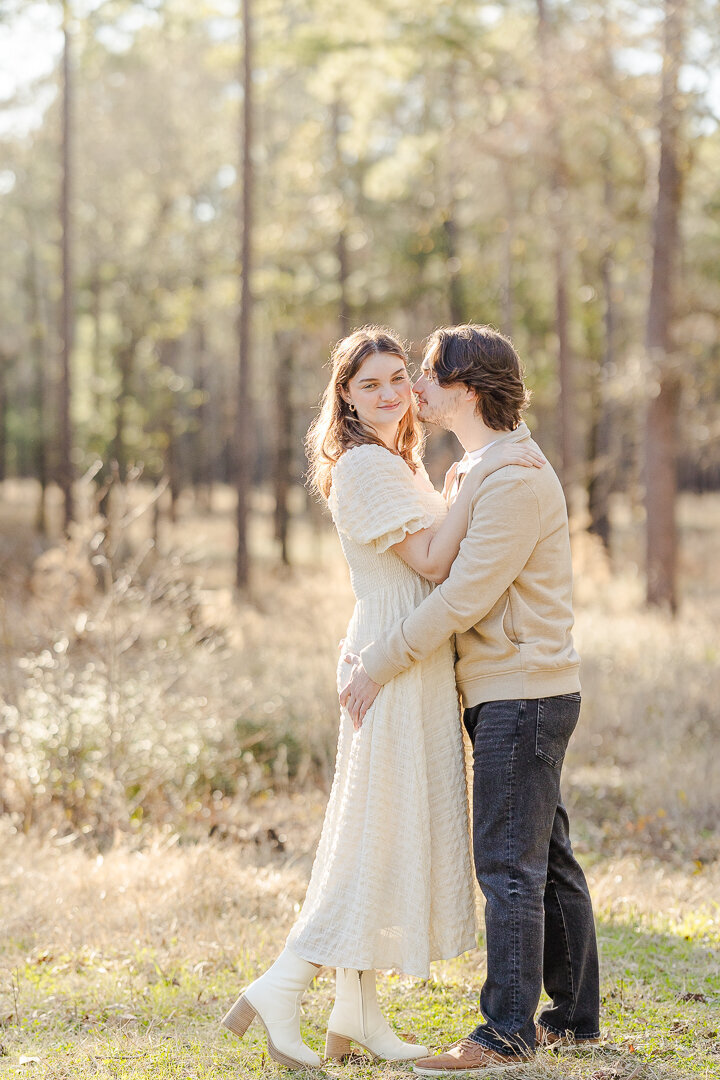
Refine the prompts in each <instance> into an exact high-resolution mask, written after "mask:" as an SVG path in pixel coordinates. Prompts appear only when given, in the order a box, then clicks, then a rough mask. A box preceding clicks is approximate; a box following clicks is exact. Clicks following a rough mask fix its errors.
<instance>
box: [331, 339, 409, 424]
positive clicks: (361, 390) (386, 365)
mask: <svg viewBox="0 0 720 1080" xmlns="http://www.w3.org/2000/svg"><path fill="white" fill-rule="evenodd" d="M341 392H342V394H343V397H344V398H345V400H346V401H347V403H348V404H349V405H354V406H355V415H356V416H357V417H358V419H359V420H362V422H363V423H364V424H368V425H370V426H371V427H373V428H375V429H376V430H378V431H380V432H385V433H390V432H391V430H392V432H393V433H394V431H395V430H396V429H397V425H398V424H399V423H400V421H401V420H402V418H403V416H404V415H405V413H406V412H407V411H408V409H409V408H410V407H411V402H412V387H411V385H410V378H409V376H408V373H407V368H406V367H405V361H404V360H403V358H402V357H401V356H395V355H393V354H392V353H373V355H372V356H368V357H367V359H366V360H364V361H363V362H362V364H361V366H360V368H359V369H358V370H357V372H356V373H355V375H354V376H353V377H352V379H351V380H350V382H349V383H348V384H347V386H346V387H345V388H344V390H343V391H341Z"/></svg>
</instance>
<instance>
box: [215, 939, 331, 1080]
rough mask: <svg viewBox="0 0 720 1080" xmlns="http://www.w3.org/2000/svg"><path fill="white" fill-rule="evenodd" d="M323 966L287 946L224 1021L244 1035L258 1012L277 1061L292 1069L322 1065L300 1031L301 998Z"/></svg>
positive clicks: (272, 1054)
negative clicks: (311, 962)
mask: <svg viewBox="0 0 720 1080" xmlns="http://www.w3.org/2000/svg"><path fill="white" fill-rule="evenodd" d="M319 970H320V969H319V968H318V967H316V965H315V964H310V963H308V961H307V960H302V959H301V958H300V957H299V956H296V954H295V953H294V952H292V951H291V950H290V949H284V950H283V951H282V952H281V953H280V955H279V956H278V958H277V960H276V961H275V963H274V964H273V966H272V967H271V968H268V970H267V971H266V972H265V974H264V975H261V976H260V978H259V979H256V980H255V982H254V983H250V985H249V986H248V988H247V990H246V991H245V992H244V993H243V994H241V995H240V997H239V998H238V999H237V1001H236V1002H235V1004H234V1005H233V1006H232V1008H231V1009H230V1010H229V1012H228V1013H227V1014H226V1015H225V1016H224V1017H223V1019H222V1023H223V1024H224V1026H225V1027H226V1028H229V1029H230V1031H233V1032H234V1033H235V1034H236V1035H239V1036H240V1037H242V1036H243V1035H244V1034H245V1032H246V1031H247V1029H248V1028H249V1027H250V1025H251V1024H252V1022H253V1020H254V1019H255V1017H256V1016H257V1018H258V1019H259V1020H260V1022H261V1024H262V1025H263V1027H264V1028H265V1031H266V1032H267V1040H268V1052H269V1054H270V1057H271V1058H272V1059H273V1061H277V1062H278V1063H279V1064H280V1065H287V1066H288V1068H290V1069H299V1068H302V1067H303V1066H305V1067H307V1066H313V1065H315V1066H318V1065H320V1063H321V1062H320V1058H319V1057H318V1055H317V1054H316V1053H315V1051H314V1050H311V1049H310V1047H309V1046H306V1045H305V1043H304V1042H303V1041H302V1036H301V1034H300V1000H301V998H302V996H303V994H304V992H305V990H306V989H307V988H308V986H309V985H310V983H311V982H312V980H313V979H314V978H315V976H316V975H317V973H318V971H319Z"/></svg>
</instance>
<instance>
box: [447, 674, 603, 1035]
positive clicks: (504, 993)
mask: <svg viewBox="0 0 720 1080" xmlns="http://www.w3.org/2000/svg"><path fill="white" fill-rule="evenodd" d="M579 714H580V695H579V694H563V695H561V696H559V697H548V698H540V699H539V700H527V701H488V702H486V703H485V704H483V705H477V706H475V707H474V708H471V709H466V710H465V717H464V719H465V727H466V728H467V732H468V734H469V736H470V740H471V742H472V744H473V765H474V779H473V851H474V856H475V870H476V873H477V878H478V881H479V883H480V888H481V889H482V891H483V893H484V895H485V900H486V907H485V925H486V939H487V978H486V980H485V984H484V986H483V988H482V992H481V995H480V1009H481V1012H482V1014H483V1017H484V1018H485V1023H483V1024H480V1026H479V1027H477V1028H476V1029H475V1031H473V1032H472V1034H471V1036H470V1038H472V1039H474V1040H475V1041H476V1042H479V1043H482V1044H483V1045H485V1046H490V1047H492V1048H493V1049H494V1050H498V1051H500V1052H501V1053H507V1054H511V1053H518V1052H519V1053H524V1054H527V1053H531V1052H532V1051H533V1050H534V1048H535V1010H536V1009H537V1005H538V1001H539V1000H540V992H541V989H542V985H543V984H544V985H545V989H546V991H547V993H548V996H549V997H550V999H551V1002H552V1004H550V1005H548V1006H546V1007H545V1008H544V1009H543V1010H542V1013H541V1014H540V1016H539V1017H538V1022H539V1023H540V1024H542V1025H543V1027H545V1028H546V1029H547V1030H548V1031H552V1032H554V1033H555V1034H558V1035H564V1034H565V1033H566V1032H567V1033H571V1034H572V1035H574V1036H575V1038H576V1039H583V1038H597V1037H598V1035H599V1023H600V1015H599V1014H600V986H599V975H598V955H597V943H596V939H595V923H594V919H593V910H592V903H591V901H590V893H589V892H588V887H587V882H586V881H585V875H584V874H583V872H582V869H581V868H580V866H579V864H578V862H577V860H576V859H575V856H574V855H573V851H572V847H571V845H570V833H569V828H568V816H567V812H566V810H565V807H564V806H563V803H562V799H561V796H560V770H561V768H562V762H563V757H564V755H565V749H566V747H567V744H568V740H569V739H570V736H571V735H572V733H573V730H574V728H575V725H576V724H577V720H578V716H579Z"/></svg>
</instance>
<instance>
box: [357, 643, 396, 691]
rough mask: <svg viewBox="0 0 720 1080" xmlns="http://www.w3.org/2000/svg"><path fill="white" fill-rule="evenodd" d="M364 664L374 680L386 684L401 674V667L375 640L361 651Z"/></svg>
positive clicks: (382, 684)
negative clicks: (394, 662)
mask: <svg viewBox="0 0 720 1080" xmlns="http://www.w3.org/2000/svg"><path fill="white" fill-rule="evenodd" d="M360 659H361V661H362V666H363V667H364V668H365V671H366V672H367V673H368V675H369V676H370V678H371V679H372V681H373V682H376V683H378V684H379V685H380V686H384V685H385V683H389V682H390V680H391V679H394V678H395V676H396V675H399V674H400V672H401V671H402V668H401V667H397V665H395V664H393V663H392V661H391V660H390V658H389V657H388V655H387V653H386V652H385V650H384V649H383V648H382V646H381V645H380V643H379V642H378V641H373V642H371V643H370V645H366V646H365V648H364V649H362V650H361V651H360Z"/></svg>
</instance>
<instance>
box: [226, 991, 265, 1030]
mask: <svg viewBox="0 0 720 1080" xmlns="http://www.w3.org/2000/svg"><path fill="white" fill-rule="evenodd" d="M256 1016H257V1012H256V1011H255V1009H253V1007H252V1005H251V1004H250V1002H249V1001H248V1000H247V998H246V997H245V996H244V994H241V995H240V997H239V998H238V999H237V1001H236V1002H235V1004H234V1005H233V1006H232V1008H230V1009H229V1010H228V1011H227V1012H226V1013H225V1016H223V1018H222V1020H221V1021H220V1023H221V1024H222V1025H223V1027H226V1028H227V1029H228V1030H229V1031H232V1032H233V1034H235V1035H238V1036H239V1037H240V1038H242V1037H243V1035H244V1034H245V1032H246V1031H247V1029H248V1028H249V1027H250V1025H251V1024H252V1022H253V1020H254V1019H255V1017H256Z"/></svg>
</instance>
